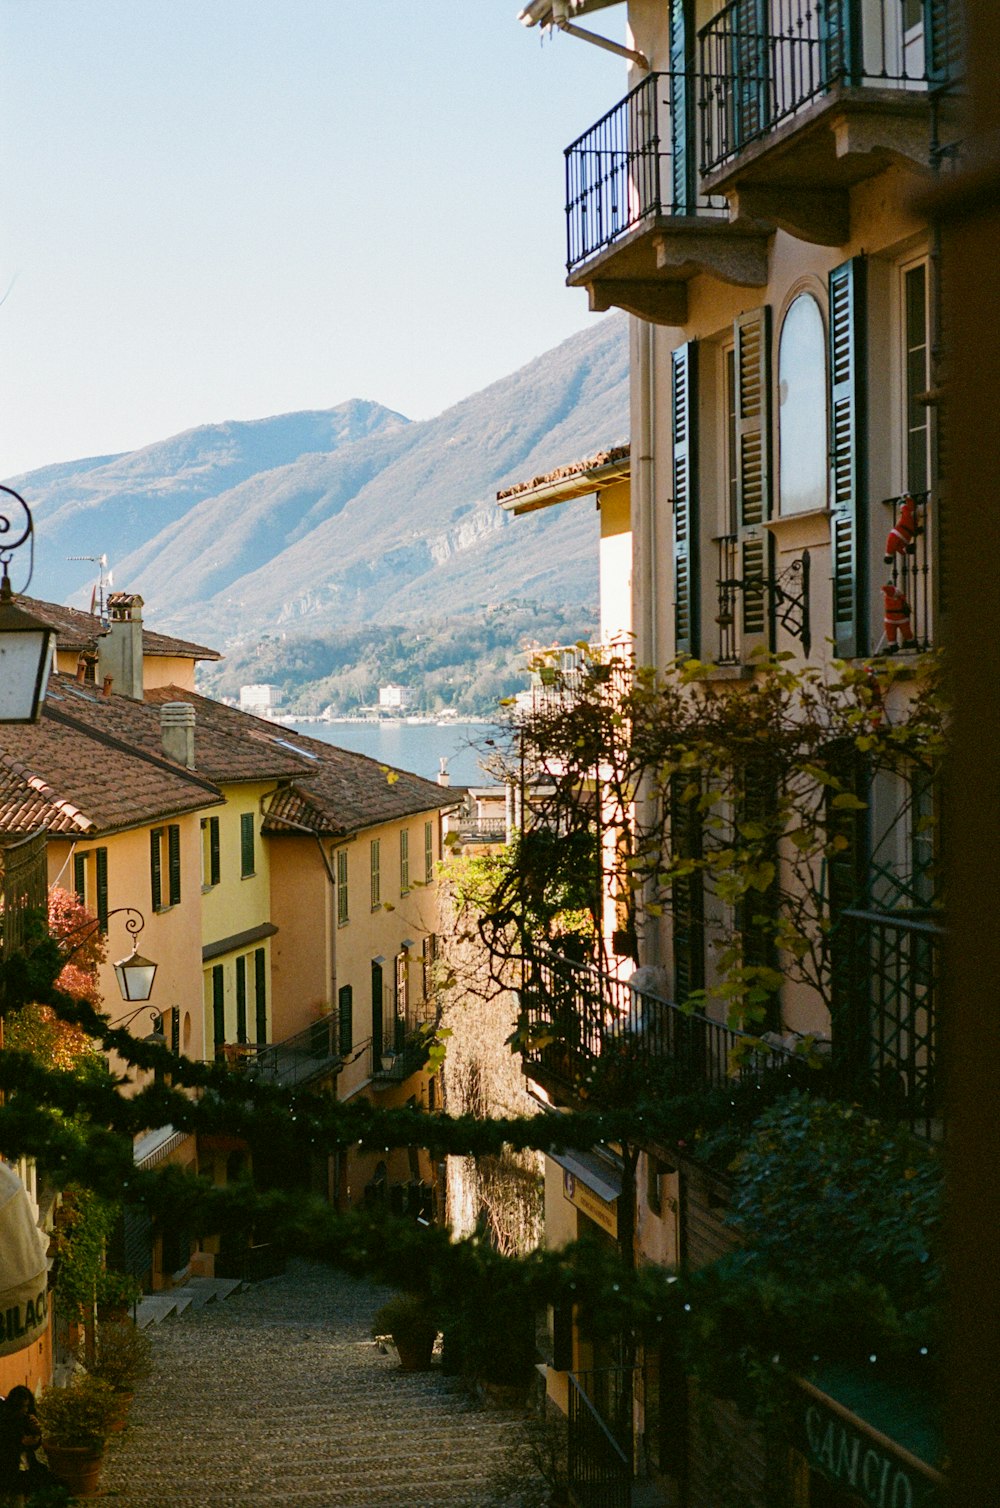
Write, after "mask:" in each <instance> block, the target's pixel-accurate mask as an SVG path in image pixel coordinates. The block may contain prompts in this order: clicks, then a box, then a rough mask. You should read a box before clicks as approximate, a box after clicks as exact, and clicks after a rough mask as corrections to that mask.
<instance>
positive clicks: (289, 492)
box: [16, 315, 628, 648]
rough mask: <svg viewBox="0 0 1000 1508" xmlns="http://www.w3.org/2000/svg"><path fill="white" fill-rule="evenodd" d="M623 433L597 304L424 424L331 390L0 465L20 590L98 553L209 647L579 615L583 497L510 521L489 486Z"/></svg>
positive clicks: (590, 582) (610, 331)
mask: <svg viewBox="0 0 1000 1508" xmlns="http://www.w3.org/2000/svg"><path fill="white" fill-rule="evenodd" d="M627 428H628V359H627V327H626V322H625V320H624V319H623V318H622V317H621V316H617V315H610V316H607V317H605V318H603V319H601V320H599V321H595V322H594V324H593V325H591V326H589V327H588V328H587V329H586V330H584V331H583V332H581V333H579V334H577V335H575V336H571V337H570V338H569V339H568V340H566V341H563V342H562V343H561V344H560V345H558V346H556V347H555V348H554V349H553V350H551V351H548V352H544V353H543V354H542V355H541V356H538V357H535V358H534V359H533V360H532V361H530V362H528V363H526V364H525V365H524V366H523V367H521V368H519V369H518V370H517V371H516V372H514V373H512V374H510V375H508V376H506V377H502V378H499V379H497V380H496V381H494V382H492V383H490V384H489V385H488V386H487V387H486V388H483V389H481V390H480V391H479V392H478V393H474V394H471V395H469V396H468V397H467V398H464V399H462V400H460V401H459V402H458V403H456V404H453V405H452V406H451V407H450V408H448V409H446V410H445V411H444V412H443V413H441V414H439V415H436V416H435V417H433V418H431V419H426V420H409V419H407V418H406V417H405V416H404V415H401V414H398V413H396V412H395V411H393V410H391V409H388V408H386V407H385V406H383V405H381V404H378V403H375V402H373V401H371V400H363V399H350V400H348V401H347V402H345V403H343V404H339V405H337V406H336V407H335V408H333V409H329V410H320V409H312V410H303V411H299V412H296V413H293V414H286V415H276V416H273V417H271V418H269V419H262V420H245V421H227V422H225V423H223V424H220V425H203V426H195V427H194V428H193V429H190V430H186V431H183V432H182V433H181V434H179V435H175V436H170V437H168V438H167V439H166V440H163V441H158V442H154V443H153V444H151V445H148V446H144V447H142V448H141V449H140V450H138V451H132V452H124V453H122V454H120V455H116V456H112V457H110V458H105V457H100V458H86V459H84V460H82V461H79V462H75V463H74V462H62V463H55V464H54V465H52V466H48V467H43V468H40V469H39V470H36V471H34V472H29V473H26V474H24V475H23V476H22V477H20V478H17V479H16V481H17V482H19V483H20V484H21V485H20V486H19V487H18V490H19V491H20V490H23V491H25V493H26V495H27V496H28V498H29V501H30V505H31V507H32V510H33V512H34V514H35V518H36V530H37V536H38V538H37V544H38V550H37V552H36V559H37V561H38V566H37V567H36V579H35V584H34V585H33V591H34V592H35V593H36V595H42V596H50V597H51V596H58V597H61V598H70V597H72V598H75V600H77V601H78V602H85V601H86V600H88V599H89V595H90V582H89V581H88V583H87V585H86V586H84V584H83V580H82V577H81V572H80V567H79V565H76V566H75V567H72V568H70V565H69V562H65V561H60V560H59V556H60V555H63V554H65V555H70V554H74V555H75V554H79V555H84V554H85V555H87V556H94V555H97V554H100V553H107V554H108V556H109V557H110V558H111V559H112V565H113V569H114V574H115V584H116V586H117V587H119V588H121V589H127V590H130V591H137V592H139V593H141V595H142V596H143V598H144V600H145V602H146V603H147V608H146V617H147V621H149V622H150V623H151V624H155V626H156V627H158V628H162V629H163V630H164V631H165V632H174V633H179V634H182V635H183V636H185V637H195V638H199V639H201V640H202V641H205V640H206V638H211V637H213V636H214V637H216V638H221V639H222V641H223V643H222V644H220V645H219V646H218V647H220V648H222V647H224V645H225V644H229V643H234V642H240V641H245V640H246V639H247V638H248V637H253V636H255V635H258V634H260V633H262V632H270V631H275V630H277V631H280V632H285V633H289V632H291V631H292V630H295V631H296V632H297V631H302V632H308V633H311V634H316V633H322V632H323V631H324V630H330V629H332V628H334V627H337V628H340V627H342V626H343V625H344V624H345V622H351V621H354V622H358V623H359V624H360V623H365V622H384V623H388V622H393V621H403V620H405V618H406V617H407V616H410V617H412V616H414V615H421V614H425V615H426V614H432V613H434V612H437V613H448V614H453V613H455V612H458V613H461V612H476V611H478V610H479V609H480V608H481V607H482V606H483V604H484V602H490V601H495V600H502V599H503V598H504V597H506V596H511V595H517V596H518V597H520V598H532V597H534V598H537V600H538V601H539V603H541V604H546V605H559V606H560V607H564V606H566V605H567V604H572V603H574V602H578V603H579V604H580V605H581V608H583V607H584V606H586V607H587V609H588V616H590V612H591V610H592V608H593V606H594V604H596V592H597V585H596V582H597V548H596V545H597V531H596V526H595V517H594V513H593V510H592V508H591V509H588V508H587V507H586V505H581V504H572V505H566V506H564V507H562V508H556V509H547V510H542V511H540V512H538V513H535V514H532V515H530V516H528V517H526V518H522V519H518V520H517V521H516V524H515V521H514V520H513V519H512V518H511V517H510V516H509V515H508V514H506V513H505V512H504V511H503V510H501V509H500V508H498V506H497V503H496V493H497V491H498V490H499V489H500V488H501V487H503V486H504V485H509V484H510V483H512V482H515V481H518V480H521V479H523V478H524V477H526V476H531V475H535V474H537V473H539V472H541V471H545V470H548V469H552V468H553V467H555V466H557V465H560V464H563V463H565V462H566V461H569V460H575V459H578V458H580V457H581V456H585V455H589V454H592V453H594V452H596V451H597V450H599V449H601V448H602V447H604V446H606V445H609V444H614V443H617V442H619V441H621V440H622V439H623V438H624V437H625V436H626V435H627ZM115 542H118V548H117V549H116V548H115Z"/></svg>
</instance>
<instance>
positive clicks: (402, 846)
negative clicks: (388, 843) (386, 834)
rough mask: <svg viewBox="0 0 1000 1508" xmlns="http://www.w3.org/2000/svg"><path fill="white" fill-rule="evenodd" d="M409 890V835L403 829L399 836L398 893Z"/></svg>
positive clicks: (401, 893)
mask: <svg viewBox="0 0 1000 1508" xmlns="http://www.w3.org/2000/svg"><path fill="white" fill-rule="evenodd" d="M409 888H410V834H409V832H408V831H407V829H406V828H405V827H404V828H403V829H402V831H401V832H400V834H399V893H400V895H405V894H406V892H407V891H408V890H409Z"/></svg>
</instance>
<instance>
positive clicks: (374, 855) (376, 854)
mask: <svg viewBox="0 0 1000 1508" xmlns="http://www.w3.org/2000/svg"><path fill="white" fill-rule="evenodd" d="M380 862H381V854H380V844H379V840H378V838H373V839H372V848H371V874H372V910H373V911H377V910H378V908H379V906H380V905H381V904H382V881H381V878H380V875H379V864H380Z"/></svg>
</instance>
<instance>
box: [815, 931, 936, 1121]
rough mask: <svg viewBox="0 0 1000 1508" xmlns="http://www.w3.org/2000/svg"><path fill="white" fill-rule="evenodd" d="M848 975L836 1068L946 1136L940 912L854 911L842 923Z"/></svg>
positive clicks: (841, 998)
mask: <svg viewBox="0 0 1000 1508" xmlns="http://www.w3.org/2000/svg"><path fill="white" fill-rule="evenodd" d="M838 933H839V934H840V936H839V947H840V951H841V957H842V958H843V960H844V964H843V973H842V975H841V976H840V980H839V988H838V990H837V995H838V1000H837V1003H836V1004H835V1007H834V1024H833V1051H834V1064H835V1068H836V1069H837V1070H838V1071H839V1072H840V1074H842V1075H843V1077H844V1079H845V1080H846V1083H847V1085H848V1086H853V1087H854V1088H855V1090H856V1092H857V1093H858V1094H859V1096H860V1097H862V1098H864V1097H866V1096H868V1095H870V1094H871V1093H872V1092H873V1091H874V1093H875V1095H876V1096H877V1100H878V1103H879V1105H880V1106H881V1107H882V1108H883V1109H885V1110H888V1111H890V1112H893V1111H894V1112H895V1113H896V1114H898V1116H899V1117H900V1119H902V1120H906V1121H908V1122H909V1124H910V1125H911V1126H912V1127H913V1129H914V1130H915V1131H917V1132H919V1133H920V1134H921V1135H923V1136H926V1137H929V1138H936V1137H938V1136H939V1135H940V1134H941V1111H942V1107H941V1086H940V1085H939V1083H938V1022H937V1009H936V1004H937V993H938V984H939V980H940V971H941V944H942V940H943V938H944V930H943V927H942V925H941V915H940V913H939V912H932V911H926V912H919V911H912V912H906V913H887V912H882V911H865V910H860V909H858V910H854V909H848V910H846V911H844V912H842V913H841V917H840V920H839V922H838Z"/></svg>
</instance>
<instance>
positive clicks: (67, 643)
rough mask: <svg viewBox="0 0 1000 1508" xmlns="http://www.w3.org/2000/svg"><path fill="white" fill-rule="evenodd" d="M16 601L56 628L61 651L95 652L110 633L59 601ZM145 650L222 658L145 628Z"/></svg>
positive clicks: (91, 615) (88, 615)
mask: <svg viewBox="0 0 1000 1508" xmlns="http://www.w3.org/2000/svg"><path fill="white" fill-rule="evenodd" d="M17 600H18V602H19V603H20V605H21V606H22V607H23V608H24V610H25V612H28V613H34V615H35V617H36V618H41V620H42V622H43V623H47V624H49V626H50V627H51V628H54V629H55V631H56V634H57V636H58V638H57V642H58V646H59V648H60V649H64V650H67V651H68V650H73V649H77V650H82V649H96V648H97V641H98V639H99V638H101V637H102V635H104V634H106V633H107V631H108V630H107V627H106V626H105V624H103V623H102V622H101V620H100V618H98V617H97V616H96V615H95V614H94V613H84V612H81V611H80V610H79V608H75V607H63V606H62V605H61V604H60V603H58V602H41V601H40V600H39V599H38V598H36V597H18V599H17ZM142 650H143V654H147V655H169V656H176V657H178V658H180V659H191V660H221V659H222V655H221V654H220V653H219V651H218V650H217V649H207V648H206V647H205V645H203V644H193V643H191V642H190V641H189V640H188V639H174V638H171V636H170V635H169V634H158V633H155V632H154V631H153V630H152V629H150V628H145V627H144V628H143V630H142Z"/></svg>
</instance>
